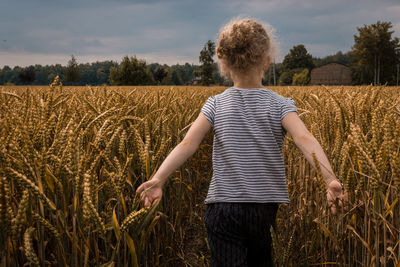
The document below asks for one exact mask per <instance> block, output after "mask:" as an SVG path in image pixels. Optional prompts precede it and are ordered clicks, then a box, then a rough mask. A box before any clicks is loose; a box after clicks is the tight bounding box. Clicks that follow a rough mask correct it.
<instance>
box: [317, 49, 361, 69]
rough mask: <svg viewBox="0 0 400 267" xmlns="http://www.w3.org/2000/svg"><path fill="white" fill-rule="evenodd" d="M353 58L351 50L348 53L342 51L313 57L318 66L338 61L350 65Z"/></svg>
mask: <svg viewBox="0 0 400 267" xmlns="http://www.w3.org/2000/svg"><path fill="white" fill-rule="evenodd" d="M352 60H353V53H352V52H351V51H348V52H346V53H343V52H342V51H339V52H337V53H336V54H334V55H330V56H326V57H323V58H313V61H314V64H315V66H316V67H319V66H322V65H325V64H328V63H332V62H336V63H340V64H344V65H348V66H350V64H351V62H352Z"/></svg>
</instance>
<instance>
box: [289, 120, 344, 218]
mask: <svg viewBox="0 0 400 267" xmlns="http://www.w3.org/2000/svg"><path fill="white" fill-rule="evenodd" d="M282 126H283V127H284V128H285V129H286V131H287V132H288V133H289V134H290V135H291V136H292V138H293V141H294V142H295V144H296V145H297V147H298V148H299V149H300V150H301V151H302V152H303V154H304V156H305V157H306V159H307V161H308V162H309V163H310V164H311V165H312V166H313V167H315V163H314V159H313V153H315V156H316V159H317V160H318V162H319V165H320V166H321V172H322V176H323V178H324V180H325V183H326V185H327V199H328V204H329V206H330V207H331V212H332V214H336V205H335V201H336V198H340V197H341V196H342V193H343V192H342V185H341V183H340V181H339V180H338V179H337V178H336V176H335V174H334V173H333V171H332V167H331V165H330V164H329V161H328V159H327V157H326V155H325V153H324V151H323V149H322V147H321V145H320V144H319V143H318V141H317V139H315V137H314V136H313V135H312V134H311V133H310V132H309V131H308V130H307V128H306V126H305V125H304V123H303V122H302V120H301V119H300V118H299V116H298V115H297V113H296V112H290V113H288V114H287V115H286V116H285V117H284V118H283V119H282ZM339 205H340V206H342V205H343V203H342V200H340V199H339Z"/></svg>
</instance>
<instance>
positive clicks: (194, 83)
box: [189, 77, 201, 85]
mask: <svg viewBox="0 0 400 267" xmlns="http://www.w3.org/2000/svg"><path fill="white" fill-rule="evenodd" d="M200 81H201V78H200V77H194V78H193V79H192V80H191V81H190V82H189V85H198V84H199V83H200Z"/></svg>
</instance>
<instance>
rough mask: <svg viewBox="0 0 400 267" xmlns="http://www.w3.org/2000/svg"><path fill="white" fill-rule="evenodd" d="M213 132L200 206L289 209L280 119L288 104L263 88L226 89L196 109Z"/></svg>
mask: <svg viewBox="0 0 400 267" xmlns="http://www.w3.org/2000/svg"><path fill="white" fill-rule="evenodd" d="M201 112H203V113H204V115H205V116H206V118H207V120H208V121H209V122H210V123H211V125H212V127H213V129H214V143H213V154H212V158H213V176H212V179H211V183H210V187H209V189H208V194H207V197H206V199H205V203H213V202H257V203H268V202H276V203H289V195H288V189H287V185H286V175H285V168H284V162H283V158H282V144H283V141H284V138H285V135H286V131H285V129H284V128H283V127H282V119H283V117H284V116H285V115H286V114H288V113H289V112H297V109H296V106H295V104H294V101H293V99H291V98H285V97H283V96H281V95H279V94H277V93H275V92H273V91H271V90H269V89H266V88H254V89H243V88H236V87H231V88H228V89H226V90H225V91H224V92H222V93H220V94H217V95H215V96H211V97H209V98H208V99H207V101H206V102H205V104H204V106H203V107H202V109H201Z"/></svg>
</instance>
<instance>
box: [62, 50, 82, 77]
mask: <svg viewBox="0 0 400 267" xmlns="http://www.w3.org/2000/svg"><path fill="white" fill-rule="evenodd" d="M80 78H81V71H80V69H79V66H78V63H77V62H76V59H75V57H74V55H71V59H70V60H69V61H68V65H67V67H66V69H65V81H66V82H72V83H76V82H77V81H79V79H80Z"/></svg>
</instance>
